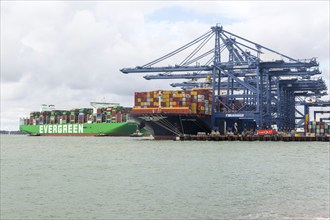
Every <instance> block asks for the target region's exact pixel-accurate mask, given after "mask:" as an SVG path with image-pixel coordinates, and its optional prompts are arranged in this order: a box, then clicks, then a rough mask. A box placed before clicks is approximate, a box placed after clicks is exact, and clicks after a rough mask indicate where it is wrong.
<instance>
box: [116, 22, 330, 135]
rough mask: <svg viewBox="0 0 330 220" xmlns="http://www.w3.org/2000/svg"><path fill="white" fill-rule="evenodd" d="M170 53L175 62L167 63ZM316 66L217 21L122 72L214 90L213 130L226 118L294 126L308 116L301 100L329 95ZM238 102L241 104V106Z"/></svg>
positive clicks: (259, 123) (184, 85)
mask: <svg viewBox="0 0 330 220" xmlns="http://www.w3.org/2000/svg"><path fill="white" fill-rule="evenodd" d="M182 57H184V58H183V59H182ZM169 58H170V59H171V60H176V61H177V63H176V64H170V65H169V64H168V63H166V62H168V59H169ZM318 67H319V63H318V62H317V60H316V58H311V59H296V58H292V57H290V56H287V55H285V54H283V53H280V52H277V51H275V50H273V49H270V48H268V47H266V46H263V45H261V44H259V43H256V42H253V41H251V40H248V39H246V38H243V37H241V36H239V35H237V34H234V33H231V32H229V31H227V30H224V29H223V27H222V26H219V25H216V26H213V27H211V30H210V31H208V32H206V33H205V34H203V35H201V36H200V37H198V38H196V39H195V40H193V41H191V42H189V43H187V44H185V45H184V46H182V47H180V48H178V49H176V50H174V51H172V52H170V53H168V54H166V55H164V56H162V57H160V58H158V59H156V60H154V61H151V62H149V63H147V64H145V65H142V66H137V67H135V68H123V69H121V72H123V73H125V74H127V73H148V75H145V76H144V78H145V79H147V80H153V79H172V80H177V79H183V80H189V81H183V82H182V83H172V84H170V85H171V86H173V87H180V88H182V89H192V88H200V87H202V88H210V89H212V95H213V96H212V116H211V117H212V118H211V125H212V129H213V130H218V128H219V126H220V123H222V121H223V120H226V118H227V117H230V118H231V119H232V118H235V117H236V118H237V119H240V120H253V121H254V122H255V123H256V126H257V128H270V127H271V126H272V125H274V124H276V125H277V127H278V128H280V129H281V128H283V129H284V128H285V129H294V128H295V127H296V126H297V123H296V121H297V120H299V119H300V120H302V119H304V118H305V117H304V113H301V112H300V111H298V110H297V106H298V105H299V104H298V103H301V102H302V101H303V100H304V99H306V97H316V98H320V97H322V96H324V95H327V85H326V84H325V82H324V81H323V79H322V78H313V77H315V76H316V75H320V74H321V72H320V71H319V68H318ZM149 73H156V74H152V75H150V74H149ZM236 101H239V102H240V103H242V106H241V107H240V108H238V109H237V107H235V106H233V104H232V103H234V102H236ZM303 105H304V106H305V108H309V106H308V105H306V104H303ZM220 106H222V107H221V108H220ZM223 106H225V107H224V108H223ZM305 112H306V111H305Z"/></svg>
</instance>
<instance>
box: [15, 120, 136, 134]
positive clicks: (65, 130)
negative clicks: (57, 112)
mask: <svg viewBox="0 0 330 220" xmlns="http://www.w3.org/2000/svg"><path fill="white" fill-rule="evenodd" d="M136 128H137V126H136V123H134V122H120V123H93V124H88V123H84V124H45V125H21V126H20V130H21V131H25V132H27V133H28V134H30V135H36V136H39V135H45V136H129V135H130V134H132V133H134V132H135V131H136Z"/></svg>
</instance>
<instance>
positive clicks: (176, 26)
mask: <svg viewBox="0 0 330 220" xmlns="http://www.w3.org/2000/svg"><path fill="white" fill-rule="evenodd" d="M216 23H219V24H221V25H222V26H223V27H224V29H226V30H228V31H230V32H233V33H236V34H238V35H240V36H243V37H246V38H248V39H250V40H253V41H255V42H258V43H260V44H262V45H265V46H267V47H269V48H272V49H274V50H276V51H280V52H282V53H283V54H286V55H289V56H291V57H294V58H312V57H317V58H318V61H319V62H320V69H321V71H322V72H323V74H322V75H323V78H324V79H325V80H326V82H327V83H328V84H329V1H292V2H287V1H270V2H266V1H265V2H262V1H253V2H248V1H244V2H240V1H234V2H230V1H224V2H220V1H209V2H208V1H200V2H199V1H191V2H190V1H179V2H174V1H173V2H171V1H100V2H95V1H58V2H57V1H46V2H44V1H1V129H2V130H18V119H19V117H23V116H28V115H29V113H30V112H31V111H36V110H39V109H40V105H41V104H44V103H45V104H54V105H55V106H56V107H57V108H58V109H71V108H80V107H89V102H91V101H103V100H106V101H109V102H119V103H121V104H122V105H124V106H132V105H133V94H134V91H148V90H154V89H167V88H170V87H169V83H171V81H168V80H162V81H157V80H155V81H152V80H151V81H146V80H144V79H143V78H142V76H143V75H142V74H128V75H126V74H122V73H121V72H120V71H119V69H121V68H123V67H135V66H138V65H143V64H146V63H148V62H149V61H152V60H154V59H156V58H158V57H160V56H162V55H164V54H166V53H168V52H170V51H172V50H174V49H176V48H178V47H179V46H182V45H183V44H185V43H187V42H189V41H191V40H193V39H195V38H196V37H198V36H200V35H202V34H204V33H206V32H207V31H209V30H210V27H211V26H213V25H215V24H216Z"/></svg>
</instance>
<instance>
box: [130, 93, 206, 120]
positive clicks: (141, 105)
mask: <svg viewBox="0 0 330 220" xmlns="http://www.w3.org/2000/svg"><path fill="white" fill-rule="evenodd" d="M134 100H135V103H134V105H135V106H134V108H133V112H132V113H161V112H162V113H185V114H200V115H211V112H212V111H211V110H212V107H211V106H212V105H211V103H212V91H211V90H210V89H194V90H185V91H184V90H157V91H150V92H135V95H134ZM159 104H160V105H159Z"/></svg>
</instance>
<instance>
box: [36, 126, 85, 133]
mask: <svg viewBox="0 0 330 220" xmlns="http://www.w3.org/2000/svg"><path fill="white" fill-rule="evenodd" d="M39 133H40V134H83V133H84V125H83V124H64V125H59V124H54V125H40V126H39Z"/></svg>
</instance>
